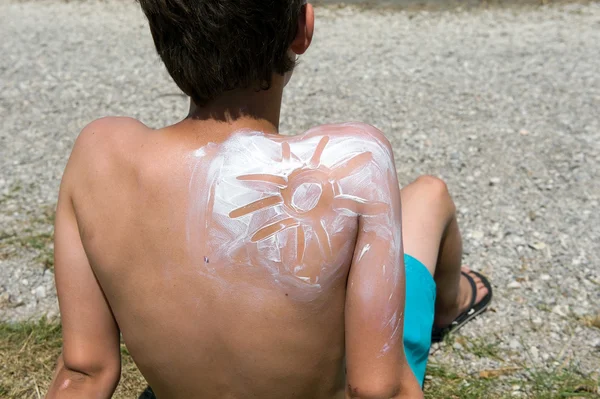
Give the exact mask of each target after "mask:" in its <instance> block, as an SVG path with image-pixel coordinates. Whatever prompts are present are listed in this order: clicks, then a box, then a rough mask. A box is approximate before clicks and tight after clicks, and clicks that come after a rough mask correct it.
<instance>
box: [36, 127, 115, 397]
mask: <svg viewBox="0 0 600 399" xmlns="http://www.w3.org/2000/svg"><path fill="white" fill-rule="evenodd" d="M82 135H83V134H82ZM81 139H82V137H81V136H80V138H79V140H78V141H80V140H81ZM77 147H78V145H77V143H76V145H75V148H74V150H73V154H72V155H71V159H70V160H69V165H67V168H66V170H65V174H64V176H63V181H62V183H61V189H60V194H59V199H58V205H57V210H56V222H55V232H54V259H55V267H54V269H55V278H56V289H57V293H58V301H59V306H60V312H61V322H62V334H63V351H62V354H61V355H60V357H59V359H58V362H57V366H56V371H55V373H54V378H53V381H52V384H51V386H50V389H49V391H48V394H47V396H46V397H47V398H49V399H54V398H88V397H94V398H110V397H111V396H112V394H113V392H114V390H115V388H116V387H117V384H118V383H119V378H120V374H121V357H120V348H119V328H118V325H117V323H116V321H115V319H114V317H113V314H112V311H111V309H110V306H109V305H108V302H107V301H106V298H105V297H104V293H103V292H102V289H101V287H100V285H99V283H98V281H97V280H96V277H95V275H94V272H93V271H92V268H91V267H90V264H89V261H88V258H87V255H86V253H85V251H84V248H83V244H82V242H81V238H80V235H79V228H78V224H77V219H76V217H75V210H74V206H73V200H72V186H74V183H75V182H76V177H77V176H74V174H76V173H77V172H76V171H77V169H78V165H77V163H78V162H77V158H78V155H79V154H77V152H78V148H77Z"/></svg>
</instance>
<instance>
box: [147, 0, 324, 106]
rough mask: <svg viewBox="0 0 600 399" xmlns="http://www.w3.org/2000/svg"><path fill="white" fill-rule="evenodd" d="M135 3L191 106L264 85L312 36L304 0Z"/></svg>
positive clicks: (289, 64) (291, 61) (283, 70)
mask: <svg viewBox="0 0 600 399" xmlns="http://www.w3.org/2000/svg"><path fill="white" fill-rule="evenodd" d="M138 1H139V3H140V5H141V6H142V10H143V11H144V13H145V14H146V17H147V18H148V21H149V24H150V31H151V32H152V37H153V39H154V44H155V46H156V50H157V52H158V54H159V55H160V57H161V59H162V60H163V62H164V63H165V66H166V67H167V70H168V71H169V74H170V75H171V77H172V78H173V80H174V81H175V83H177V85H178V86H179V88H180V89H181V90H183V92H184V93H186V94H187V95H188V96H190V97H191V98H192V100H193V101H194V102H195V103H196V104H197V105H205V104H207V103H209V102H210V101H212V100H213V99H215V98H217V97H218V96H220V95H221V94H222V93H225V92H227V91H230V90H235V89H247V88H252V89H268V88H269V87H270V86H271V81H272V77H273V74H275V73H276V74H279V75H284V74H286V73H288V72H291V71H292V69H293V68H294V66H295V54H302V53H303V52H304V51H305V50H306V49H307V48H308V46H309V44H310V41H311V38H312V31H313V21H314V17H313V13H312V7H311V6H310V5H306V3H305V0H138ZM290 50H291V51H290Z"/></svg>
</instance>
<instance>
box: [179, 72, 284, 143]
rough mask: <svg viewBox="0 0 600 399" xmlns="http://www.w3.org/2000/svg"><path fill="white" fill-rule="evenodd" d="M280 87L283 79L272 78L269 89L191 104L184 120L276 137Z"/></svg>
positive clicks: (227, 95)
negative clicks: (223, 124)
mask: <svg viewBox="0 0 600 399" xmlns="http://www.w3.org/2000/svg"><path fill="white" fill-rule="evenodd" d="M283 86H284V84H283V78H282V77H279V76H278V75H274V76H273V82H272V84H271V88H270V89H269V90H260V91H256V90H254V89H246V90H234V91H230V92H227V93H224V94H222V95H221V96H219V97H218V98H216V99H215V100H213V101H211V102H210V103H208V104H207V105H204V106H197V105H196V104H195V103H194V101H191V103H190V111H189V114H188V116H187V121H189V122H190V123H194V122H196V121H207V120H213V121H216V122H219V123H226V124H227V127H228V128H229V129H234V130H235V129H241V128H250V129H253V130H259V131H261V132H264V133H271V134H278V133H279V114H280V110H281V98H282V95H283Z"/></svg>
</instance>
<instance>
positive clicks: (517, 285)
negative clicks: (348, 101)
mask: <svg viewBox="0 0 600 399" xmlns="http://www.w3.org/2000/svg"><path fill="white" fill-rule="evenodd" d="M506 287H507V288H521V283H519V282H518V281H511V282H510V283H509V284H508V285H507V286H506Z"/></svg>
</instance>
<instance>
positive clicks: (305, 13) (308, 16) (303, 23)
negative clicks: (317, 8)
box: [290, 3, 315, 55]
mask: <svg viewBox="0 0 600 399" xmlns="http://www.w3.org/2000/svg"><path fill="white" fill-rule="evenodd" d="M314 30H315V12H314V9H313V6H312V4H308V3H307V4H305V5H303V6H302V10H301V11H300V15H299V16H298V31H297V33H296V37H295V38H294V41H292V44H291V45H290V50H292V51H293V52H294V53H295V54H298V55H300V54H304V52H305V51H306V50H307V49H308V46H310V43H311V42H312V37H313V32H314Z"/></svg>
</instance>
